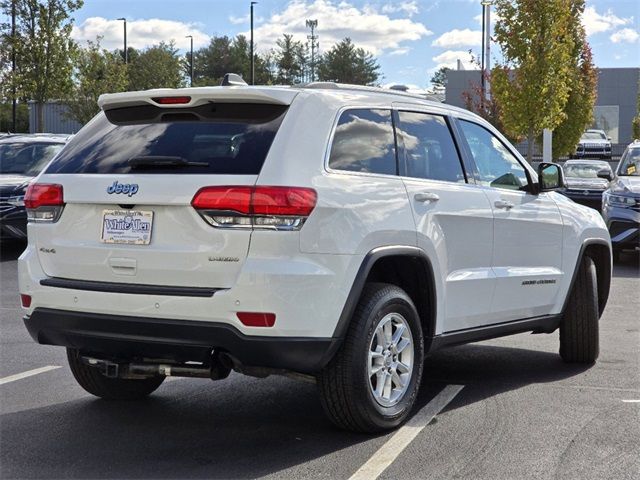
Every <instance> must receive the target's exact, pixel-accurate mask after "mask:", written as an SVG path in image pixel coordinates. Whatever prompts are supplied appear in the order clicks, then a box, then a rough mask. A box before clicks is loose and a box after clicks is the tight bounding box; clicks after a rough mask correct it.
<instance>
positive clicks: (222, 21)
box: [73, 0, 640, 88]
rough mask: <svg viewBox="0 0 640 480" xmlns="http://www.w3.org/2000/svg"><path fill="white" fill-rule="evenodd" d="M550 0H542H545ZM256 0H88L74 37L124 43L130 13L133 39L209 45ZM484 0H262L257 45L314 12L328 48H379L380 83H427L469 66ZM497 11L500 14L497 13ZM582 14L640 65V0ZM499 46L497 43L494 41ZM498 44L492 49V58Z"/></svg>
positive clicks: (610, 2) (242, 19) (609, 47)
mask: <svg viewBox="0 0 640 480" xmlns="http://www.w3.org/2000/svg"><path fill="white" fill-rule="evenodd" d="M540 1H543V0H540ZM249 3H250V2H249V1H248V0H180V1H175V0H85V2H84V6H83V7H82V8H81V9H79V10H78V11H76V12H75V13H74V15H73V16H74V19H75V27H74V30H73V37H74V38H75V39H76V40H77V41H79V42H80V43H81V44H84V43H85V42H86V41H87V40H95V38H96V36H98V35H99V36H102V37H103V38H102V45H103V46H104V47H106V48H108V49H113V48H121V46H122V42H123V32H122V30H123V25H122V22H121V21H118V20H116V19H117V18H119V17H125V18H127V29H128V42H129V45H131V46H133V47H135V48H144V47H147V46H149V45H152V44H154V43H158V42H160V41H167V42H168V41H170V40H173V41H174V42H175V44H176V47H177V48H179V49H181V50H182V51H186V49H188V48H189V39H188V38H185V36H186V35H192V36H193V38H194V48H195V49H197V48H199V47H203V46H206V45H207V44H208V43H209V39H210V38H211V36H213V35H228V36H235V35H237V34H241V33H242V34H246V35H247V37H248V33H249ZM481 12H482V7H481V5H480V0H259V1H258V4H257V5H255V6H254V36H255V42H256V46H257V49H258V51H265V50H268V49H270V48H273V47H274V45H275V41H276V40H277V39H278V38H280V37H281V36H282V34H283V33H290V34H293V35H294V37H295V38H296V39H298V40H302V41H307V35H308V34H309V30H308V28H307V27H306V26H305V20H307V19H314V20H317V21H318V27H317V34H318V35H319V42H320V51H321V52H323V51H326V50H328V49H330V48H331V46H332V45H333V44H335V43H336V42H337V41H339V40H341V39H342V38H344V37H347V36H348V37H351V39H352V40H353V41H354V43H355V44H356V45H357V46H361V47H363V48H365V49H366V50H368V51H370V52H371V53H373V54H374V55H375V56H376V57H377V59H378V62H379V64H380V66H381V73H382V75H383V77H382V79H381V80H380V83H382V84H391V83H403V84H407V85H415V86H417V87H420V88H424V87H426V86H427V85H428V83H429V79H430V78H431V76H432V74H433V72H434V71H436V70H437V69H438V68H439V67H442V66H447V67H454V68H455V66H456V63H457V60H458V59H459V60H461V61H462V63H463V64H464V66H465V67H466V68H467V69H472V68H474V67H473V64H472V61H471V57H470V55H469V53H468V51H469V50H470V49H471V50H472V51H473V52H474V53H475V56H476V58H478V57H479V55H480V48H481V47H480V45H481V28H482V24H481ZM492 20H495V15H493V17H492ZM583 22H584V24H585V28H586V31H587V34H588V40H589V42H590V44H591V47H592V49H593V53H594V59H595V63H596V65H597V66H598V67H600V68H605V67H640V0H587V2H586V9H585V13H584V16H583ZM492 46H493V45H492ZM497 54H499V52H498V51H497V48H495V47H494V48H493V50H492V55H491V56H492V58H493V60H492V61H495V60H496V59H497V58H499V57H496V55H497Z"/></svg>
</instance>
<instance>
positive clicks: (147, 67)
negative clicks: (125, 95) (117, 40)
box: [127, 42, 185, 90]
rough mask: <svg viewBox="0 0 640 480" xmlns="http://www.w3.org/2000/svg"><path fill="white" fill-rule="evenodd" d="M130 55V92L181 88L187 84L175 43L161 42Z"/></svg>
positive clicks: (128, 68) (128, 66)
mask: <svg viewBox="0 0 640 480" xmlns="http://www.w3.org/2000/svg"><path fill="white" fill-rule="evenodd" d="M132 53H134V54H133V55H129V65H127V71H128V72H129V86H128V89H129V90H148V89H151V88H179V87H183V86H184V84H185V79H184V76H183V73H182V60H181V58H180V56H179V55H178V50H177V49H176V48H175V46H174V44H173V42H170V43H165V42H160V43H159V44H158V45H154V46H152V47H149V48H147V49H145V50H142V51H135V52H132Z"/></svg>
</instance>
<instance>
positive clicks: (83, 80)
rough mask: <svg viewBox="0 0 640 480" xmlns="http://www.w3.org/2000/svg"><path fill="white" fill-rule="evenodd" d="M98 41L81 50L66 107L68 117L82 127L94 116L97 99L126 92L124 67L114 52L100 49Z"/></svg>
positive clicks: (126, 82) (117, 54) (125, 71)
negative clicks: (105, 94)
mask: <svg viewBox="0 0 640 480" xmlns="http://www.w3.org/2000/svg"><path fill="white" fill-rule="evenodd" d="M100 40H101V39H100V38H98V39H96V41H95V42H88V46H87V48H81V49H80V50H79V53H78V59H77V61H76V65H75V85H74V87H73V91H72V93H71V95H70V96H69V98H68V99H67V102H66V103H67V106H68V108H69V116H70V117H71V118H73V119H74V120H76V121H78V122H80V123H82V124H84V123H87V122H88V121H89V120H91V118H93V116H94V115H95V114H96V113H98V111H99V110H100V108H99V107H98V97H99V96H100V95H101V94H103V93H113V92H122V91H124V90H126V89H127V84H128V78H127V68H126V65H125V64H124V62H123V61H122V59H121V58H120V54H119V53H118V52H109V51H107V50H105V49H102V48H100Z"/></svg>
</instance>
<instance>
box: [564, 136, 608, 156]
mask: <svg viewBox="0 0 640 480" xmlns="http://www.w3.org/2000/svg"><path fill="white" fill-rule="evenodd" d="M569 157H570V158H603V159H608V160H611V138H610V137H608V136H607V134H606V133H605V132H604V130H587V131H586V132H584V133H583V134H582V137H580V141H579V142H578V145H577V146H576V151H575V153H574V154H573V155H570V156H569Z"/></svg>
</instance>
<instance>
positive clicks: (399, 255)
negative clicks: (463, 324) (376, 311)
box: [333, 246, 437, 349]
mask: <svg viewBox="0 0 640 480" xmlns="http://www.w3.org/2000/svg"><path fill="white" fill-rule="evenodd" d="M372 281H374V282H383V283H390V284H393V285H397V286H398V287H400V288H402V289H403V290H404V291H405V292H406V293H407V294H408V295H409V297H411V300H413V303H414V304H415V306H416V309H417V310H418V314H419V315H420V322H421V324H422V329H423V334H424V337H425V340H426V341H427V342H428V341H429V339H431V338H433V336H434V334H435V326H436V315H437V297H436V283H435V276H434V272H433V266H432V264H431V261H430V260H429V257H428V256H427V254H426V253H425V252H424V250H422V249H420V248H417V247H412V246H387V247H378V248H375V249H373V250H371V251H370V252H369V253H368V254H367V255H366V256H365V258H364V260H363V261H362V263H361V264H360V268H359V269H358V273H357V274H356V277H355V280H354V281H353V284H352V286H351V290H350V292H349V295H348V296H347V301H346V302H345V305H344V307H343V309H342V313H341V314H340V318H339V320H338V324H337V326H336V329H335V331H334V334H333V338H339V339H342V338H344V336H345V334H346V332H347V329H348V327H349V323H350V321H351V317H352V316H353V312H354V311H355V308H356V306H357V304H358V300H359V299H360V296H361V294H362V290H363V289H364V286H365V284H366V283H367V282H372ZM427 342H426V343H427ZM427 345H428V343H427V344H425V349H426V347H427Z"/></svg>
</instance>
